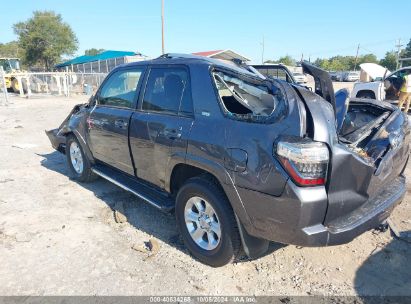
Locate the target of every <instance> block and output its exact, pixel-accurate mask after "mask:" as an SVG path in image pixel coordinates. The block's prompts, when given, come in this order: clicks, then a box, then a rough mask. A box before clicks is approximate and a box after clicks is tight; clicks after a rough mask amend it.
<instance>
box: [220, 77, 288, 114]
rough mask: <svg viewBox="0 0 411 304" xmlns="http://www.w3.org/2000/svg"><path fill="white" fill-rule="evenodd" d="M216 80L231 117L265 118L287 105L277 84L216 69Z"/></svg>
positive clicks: (226, 110) (224, 105) (226, 109)
mask: <svg viewBox="0 0 411 304" xmlns="http://www.w3.org/2000/svg"><path fill="white" fill-rule="evenodd" d="M213 78H214V82H215V85H216V88H217V91H218V95H219V98H220V101H221V103H222V105H223V108H224V110H225V112H226V113H227V114H228V116H229V117H235V118H237V119H241V120H253V121H257V120H265V119H266V118H268V117H270V116H272V115H273V113H274V112H276V110H277V109H280V108H283V107H284V105H285V96H284V94H283V92H282V91H281V89H280V88H277V87H276V86H275V85H270V86H269V87H268V86H267V84H266V82H264V81H257V80H255V79H254V80H251V79H249V80H248V79H246V78H244V77H242V76H239V75H236V74H231V73H226V72H220V71H215V72H213Z"/></svg>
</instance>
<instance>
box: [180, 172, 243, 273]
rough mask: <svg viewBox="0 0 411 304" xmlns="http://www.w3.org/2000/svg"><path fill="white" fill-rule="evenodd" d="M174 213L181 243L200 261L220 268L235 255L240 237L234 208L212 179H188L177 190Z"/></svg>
mask: <svg viewBox="0 0 411 304" xmlns="http://www.w3.org/2000/svg"><path fill="white" fill-rule="evenodd" d="M197 206H198V207H197ZM175 215H176V220H177V225H178V228H179V230H180V233H181V236H182V238H183V241H184V244H185V245H186V247H187V248H188V250H189V251H190V252H191V254H192V255H193V256H194V257H195V258H196V259H198V260H199V261H201V262H202V263H204V264H207V265H210V266H212V267H220V266H224V265H226V264H228V263H230V262H232V261H233V260H235V259H236V258H237V256H238V255H239V253H240V251H241V240H240V234H239V231H238V227H237V222H236V219H235V216H234V211H233V209H232V208H231V205H230V203H229V201H228V199H227V197H226V195H225V193H224V192H223V190H222V189H221V188H220V187H219V185H217V184H216V183H215V182H214V181H213V180H212V179H208V178H205V177H204V178H203V177H194V178H191V179H189V180H188V181H187V182H186V183H185V184H184V185H183V186H182V187H181V188H180V190H179V191H178V194H177V199H176V208H175Z"/></svg>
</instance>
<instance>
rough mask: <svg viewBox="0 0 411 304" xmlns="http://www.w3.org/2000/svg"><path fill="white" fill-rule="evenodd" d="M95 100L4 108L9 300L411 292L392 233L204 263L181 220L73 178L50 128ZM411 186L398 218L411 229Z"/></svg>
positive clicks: (4, 290)
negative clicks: (182, 234)
mask: <svg viewBox="0 0 411 304" xmlns="http://www.w3.org/2000/svg"><path fill="white" fill-rule="evenodd" d="M86 100H87V98H85V97H73V98H70V99H67V98H53V97H47V98H38V97H37V98H36V97H33V98H31V99H22V98H19V97H13V98H12V99H11V104H10V105H9V106H0V138H1V141H0V147H1V148H0V160H1V161H0V294H1V295H153V294H158V295H209V294H212V295H222V294H223V295H307V294H309V295H317V294H318V295H355V294H359V295H411V263H410V261H411V244H409V243H406V242H404V241H401V240H397V239H395V238H393V237H392V236H391V234H390V232H384V233H382V232H376V231H370V232H367V233H365V234H363V235H361V236H360V237H358V238H357V239H355V240H354V241H352V242H351V243H349V244H346V245H341V246H335V247H328V248H300V247H296V246H292V245H289V246H285V245H279V244H274V243H273V244H271V247H270V252H269V253H268V254H267V255H266V256H264V257H263V258H260V259H258V260H254V261H247V260H244V261H242V262H239V263H236V264H231V265H227V266H225V267H222V268H218V269H214V268H210V267H208V266H205V265H203V264H201V263H199V262H197V261H195V260H194V259H193V258H191V256H190V255H189V253H188V252H187V250H186V249H185V248H184V246H183V245H182V243H181V241H180V239H179V237H178V234H177V230H176V227H175V220H174V217H173V216H172V215H167V214H163V213H161V212H159V211H157V210H156V209H154V208H152V207H151V206H149V205H147V204H145V203H143V202H141V201H139V200H138V199H137V198H135V197H133V196H131V195H130V194H128V193H127V192H125V191H123V190H121V189H120V188H118V187H116V186H114V185H112V184H110V183H109V182H107V181H105V180H102V179H99V180H97V181H96V182H93V183H90V184H82V183H77V182H74V181H72V180H70V179H69V178H68V177H67V167H66V163H65V157H64V155H61V154H59V153H58V152H55V151H54V150H53V149H52V148H51V146H50V143H49V141H48V138H47V137H46V135H45V134H44V130H45V129H51V128H55V127H57V126H58V125H59V124H60V122H61V121H62V120H63V119H64V118H65V116H66V115H67V113H68V112H69V110H70V109H71V108H72V107H73V105H75V104H77V103H82V102H85V101H86ZM410 174H411V171H410V169H409V168H407V170H406V175H407V176H410ZM408 187H409V186H408ZM409 189H410V188H409ZM409 191H410V190H408V192H407V196H406V197H405V200H404V201H403V203H402V204H401V205H400V206H399V207H398V208H397V209H396V210H395V212H394V214H393V216H392V221H393V222H394V223H395V224H396V225H397V226H398V227H400V229H401V230H403V231H409V230H411V207H410V206H411V205H410V195H409V194H408V193H409ZM119 208H123V209H124V213H125V215H126V218H127V222H124V219H122V218H121V216H118V217H117V218H116V217H115V215H114V214H115V212H113V210H116V209H119ZM116 219H117V221H116ZM146 243H150V245H152V247H153V250H152V251H145V250H144V246H145V244H146Z"/></svg>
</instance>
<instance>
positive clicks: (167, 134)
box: [160, 128, 181, 140]
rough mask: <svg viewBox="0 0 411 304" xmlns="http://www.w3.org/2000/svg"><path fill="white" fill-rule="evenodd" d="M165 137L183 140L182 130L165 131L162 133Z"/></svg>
mask: <svg viewBox="0 0 411 304" xmlns="http://www.w3.org/2000/svg"><path fill="white" fill-rule="evenodd" d="M160 134H162V135H163V136H165V137H167V138H169V139H171V140H174V139H179V138H181V128H179V130H177V129H164V131H162V132H160Z"/></svg>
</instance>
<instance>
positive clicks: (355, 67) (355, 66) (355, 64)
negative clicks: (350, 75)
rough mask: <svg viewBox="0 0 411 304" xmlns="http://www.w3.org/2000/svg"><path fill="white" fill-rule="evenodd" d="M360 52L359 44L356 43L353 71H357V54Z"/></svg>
mask: <svg viewBox="0 0 411 304" xmlns="http://www.w3.org/2000/svg"><path fill="white" fill-rule="evenodd" d="M359 52H360V44H359V43H358V47H357V54H356V55H355V63H354V71H356V70H357V61H358V53H359Z"/></svg>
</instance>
